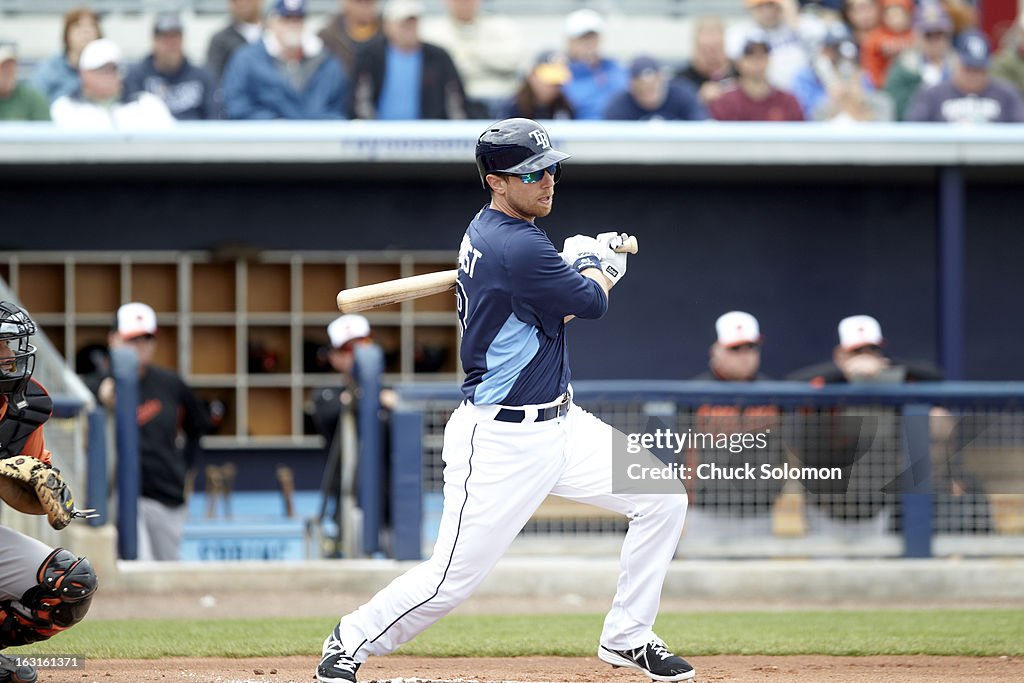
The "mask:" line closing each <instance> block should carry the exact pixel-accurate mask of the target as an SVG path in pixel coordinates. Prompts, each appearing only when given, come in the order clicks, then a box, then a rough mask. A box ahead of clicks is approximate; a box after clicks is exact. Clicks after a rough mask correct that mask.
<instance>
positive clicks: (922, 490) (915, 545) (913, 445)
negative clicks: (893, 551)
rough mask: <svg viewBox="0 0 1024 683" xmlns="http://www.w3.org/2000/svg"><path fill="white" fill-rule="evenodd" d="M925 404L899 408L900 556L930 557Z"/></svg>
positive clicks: (928, 436) (931, 501)
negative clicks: (901, 513)
mask: <svg viewBox="0 0 1024 683" xmlns="http://www.w3.org/2000/svg"><path fill="white" fill-rule="evenodd" d="M930 427H931V426H930V424H929V406H927V405H924V404H918V403H914V404H910V405H907V406H904V408H903V465H904V467H903V472H902V474H900V482H899V484H900V488H899V490H900V502H901V503H902V504H903V506H902V507H903V556H904V557H931V556H932V532H933V527H932V508H933V506H934V498H935V496H934V494H933V493H932V456H931V429H930Z"/></svg>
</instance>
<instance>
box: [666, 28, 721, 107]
mask: <svg viewBox="0 0 1024 683" xmlns="http://www.w3.org/2000/svg"><path fill="white" fill-rule="evenodd" d="M676 78H683V79H686V80H687V81H688V82H690V83H691V84H693V85H694V87H696V88H697V95H698V96H699V98H700V101H701V103H702V104H704V105H705V106H707V105H708V104H709V103H710V102H712V101H714V100H716V99H718V96H719V95H721V94H722V92H723V91H724V90H725V88H727V87H728V86H730V85H732V83H733V82H734V81H735V78H736V70H735V69H733V67H732V61H730V60H729V57H728V56H727V55H726V54H725V25H724V24H723V23H722V20H721V19H719V18H717V17H705V18H703V19H698V20H697V23H696V25H695V26H694V29H693V57H692V58H691V59H690V63H689V64H687V65H686V67H685V68H684V69H681V70H680V71H678V72H677V73H676Z"/></svg>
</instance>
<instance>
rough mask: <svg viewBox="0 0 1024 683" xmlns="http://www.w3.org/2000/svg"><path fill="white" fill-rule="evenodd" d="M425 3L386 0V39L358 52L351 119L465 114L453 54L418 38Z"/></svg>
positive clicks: (446, 116)
mask: <svg viewBox="0 0 1024 683" xmlns="http://www.w3.org/2000/svg"><path fill="white" fill-rule="evenodd" d="M421 16H423V4H422V3H421V2H420V1H419V0H389V2H388V4H387V5H386V6H385V7H384V35H385V37H386V38H387V40H386V42H383V43H374V44H373V45H368V46H367V47H366V49H364V50H362V51H361V52H360V53H359V56H358V57H357V59H356V68H355V73H354V75H353V85H352V97H351V100H350V105H349V110H348V111H349V115H350V116H351V117H352V118H355V119H381V120H391V121H396V120H410V119H464V118H466V116H467V111H466V94H465V89H464V88H463V86H462V79H461V78H460V77H459V72H458V70H457V69H456V68H455V63H454V62H452V58H451V56H450V55H449V54H448V53H447V52H446V51H445V50H444V49H443V48H440V47H438V46H437V45H433V44H431V43H425V42H423V41H422V40H420V33H419V24H420V17H421Z"/></svg>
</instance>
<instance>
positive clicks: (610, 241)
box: [596, 232, 629, 284]
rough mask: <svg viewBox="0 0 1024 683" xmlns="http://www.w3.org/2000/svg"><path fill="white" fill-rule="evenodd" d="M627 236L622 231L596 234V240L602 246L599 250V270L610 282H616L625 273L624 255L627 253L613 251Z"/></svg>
mask: <svg viewBox="0 0 1024 683" xmlns="http://www.w3.org/2000/svg"><path fill="white" fill-rule="evenodd" d="M627 237H629V235H627V234H626V233H624V232H622V233H619V232H602V233H601V234H600V235H598V236H597V238H596V241H597V243H598V244H600V245H601V246H602V247H603V250H602V252H601V272H603V273H604V274H605V277H607V278H608V279H609V280H611V281H612V284H618V282H619V280H621V279H622V276H623V275H625V274H626V257H627V256H629V254H627V253H625V252H623V253H621V254H620V253H618V252H617V251H615V248H616V247H621V246H622V243H623V242H624V241H625V240H626V238H627Z"/></svg>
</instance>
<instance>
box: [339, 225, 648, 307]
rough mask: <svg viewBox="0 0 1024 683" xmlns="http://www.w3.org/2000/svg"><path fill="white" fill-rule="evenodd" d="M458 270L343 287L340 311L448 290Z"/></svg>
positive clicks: (630, 241) (631, 240)
mask: <svg viewBox="0 0 1024 683" xmlns="http://www.w3.org/2000/svg"><path fill="white" fill-rule="evenodd" d="M613 249H614V250H615V251H617V252H618V253H620V254H622V253H627V254H635V253H637V251H638V250H639V246H638V245H637V241H636V237H633V236H632V235H630V236H629V237H627V238H626V239H625V240H623V242H622V244H621V245H619V246H617V247H613ZM458 273H459V271H458V269H453V270H442V271H438V272H436V273H424V274H423V275H413V276H412V277H403V278H399V279H397V280H388V281H387V282H378V283H376V284H372V285H363V286H362V287H353V288H352V289H344V290H342V291H340V292H338V310H339V311H341V312H342V313H359V312H360V311H368V310H370V309H371V308H378V307H380V306H388V305H390V304H397V303H400V302H402V301H408V300H409V299H418V298H420V297H423V296H430V295H431V294H439V293H441V292H447V291H448V290H450V289H454V288H455V277H456V276H457V275H458Z"/></svg>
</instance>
